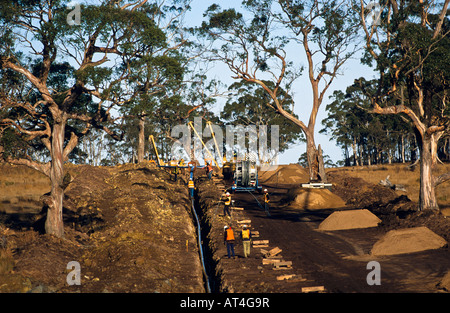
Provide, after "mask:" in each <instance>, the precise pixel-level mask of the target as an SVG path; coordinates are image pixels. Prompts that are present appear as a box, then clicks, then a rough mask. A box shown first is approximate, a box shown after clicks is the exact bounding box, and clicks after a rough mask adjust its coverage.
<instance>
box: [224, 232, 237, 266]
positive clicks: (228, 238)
mask: <svg viewBox="0 0 450 313" xmlns="http://www.w3.org/2000/svg"><path fill="white" fill-rule="evenodd" d="M234 240H235V239H234V231H233V229H232V228H231V226H225V227H224V235H223V242H224V244H226V246H227V254H228V258H230V257H231V254H232V255H233V259H234V258H235V255H234Z"/></svg>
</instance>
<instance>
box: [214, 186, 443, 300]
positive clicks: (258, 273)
mask: <svg viewBox="0 0 450 313" xmlns="http://www.w3.org/2000/svg"><path fill="white" fill-rule="evenodd" d="M269 192H270V193H271V194H272V199H273V201H272V208H271V210H270V217H268V216H267V215H266V214H265V212H264V210H262V209H261V208H260V207H259V206H258V205H257V202H256V201H255V198H254V197H253V196H252V195H250V194H248V193H239V194H235V195H234V197H233V198H234V199H235V201H236V203H235V205H236V206H239V207H244V208H245V210H244V211H243V212H234V214H235V215H234V217H232V220H235V221H236V220H238V219H250V220H251V226H252V229H253V230H257V231H259V233H260V239H265V240H269V242H270V244H269V246H270V247H269V249H271V248H273V247H279V248H281V249H282V250H283V251H282V253H281V254H282V257H283V259H284V260H289V261H292V269H286V270H281V271H275V270H273V269H272V268H271V266H269V265H262V258H263V257H262V255H261V254H260V253H259V250H260V249H253V254H252V257H251V258H250V259H244V258H243V257H242V251H241V250H242V248H241V246H240V245H239V243H238V244H237V247H236V250H237V254H238V255H239V257H238V259H237V260H228V259H227V258H226V256H225V254H226V252H225V250H224V249H225V248H224V247H220V248H219V251H218V253H219V254H221V255H222V259H221V261H220V262H219V267H220V269H221V270H222V271H223V273H224V274H223V277H225V281H226V284H228V285H229V286H232V287H231V291H235V292H301V291H302V288H303V287H311V286H324V287H325V291H326V292H335V293H336V292H344V293H352V292H358V293H380V292H382V293H396V292H439V291H440V290H439V289H438V287H437V285H438V283H439V281H440V280H441V279H442V277H443V276H444V275H445V273H446V271H447V270H448V269H449V268H450V253H449V250H448V247H446V248H442V249H438V250H428V251H424V252H418V253H410V254H403V255H396V256H382V257H375V256H372V255H370V254H369V252H370V249H371V248H372V246H373V244H374V243H375V242H376V241H377V240H378V239H379V238H380V237H381V236H382V235H383V234H385V233H386V229H384V228H382V227H375V228H365V229H356V230H340V231H332V232H322V231H317V230H316V229H317V227H318V225H319V224H320V222H321V221H323V220H324V219H325V218H326V217H327V216H328V215H329V214H330V213H331V212H332V211H331V210H314V211H298V210H292V209H291V210H289V209H286V208H284V209H281V208H280V207H279V206H280V205H281V204H282V200H283V197H284V193H285V190H283V189H279V190H277V189H273V188H272V189H269ZM256 197H257V198H258V197H259V198H261V196H258V195H256ZM260 201H261V200H260ZM223 219H224V222H225V221H226V219H225V218H223ZM370 261H377V262H378V264H379V266H380V270H381V271H380V283H381V284H380V285H369V284H368V282H367V277H368V276H370V274H371V272H372V270H373V269H374V268H373V267H369V269H368V268H367V265H368V263H369V262H370ZM283 274H295V276H294V277H295V278H294V279H292V280H284V281H277V280H276V277H277V276H280V275H283ZM370 277H372V276H370ZM370 277H369V278H370ZM229 291H230V290H229Z"/></svg>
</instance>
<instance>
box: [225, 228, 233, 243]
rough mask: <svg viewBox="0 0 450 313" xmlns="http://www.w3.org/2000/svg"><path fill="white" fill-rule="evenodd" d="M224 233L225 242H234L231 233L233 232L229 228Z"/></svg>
mask: <svg viewBox="0 0 450 313" xmlns="http://www.w3.org/2000/svg"><path fill="white" fill-rule="evenodd" d="M226 232H227V237H226V240H227V241H229V240H234V232H233V230H232V229H231V228H227V230H226Z"/></svg>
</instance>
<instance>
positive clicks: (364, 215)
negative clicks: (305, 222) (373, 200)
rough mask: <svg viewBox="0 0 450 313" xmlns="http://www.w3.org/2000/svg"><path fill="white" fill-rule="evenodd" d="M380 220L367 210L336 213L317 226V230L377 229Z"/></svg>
mask: <svg viewBox="0 0 450 313" xmlns="http://www.w3.org/2000/svg"><path fill="white" fill-rule="evenodd" d="M380 222H381V220H380V219H379V218H378V217H377V216H376V215H374V214H373V213H371V212H370V211H369V210H365V209H364V210H348V211H336V212H333V213H332V214H330V215H329V216H328V217H327V218H326V219H325V220H324V221H323V222H322V223H320V225H319V230H342V229H353V228H368V227H377V226H378V223H380Z"/></svg>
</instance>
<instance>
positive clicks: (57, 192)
mask: <svg viewBox="0 0 450 313" xmlns="http://www.w3.org/2000/svg"><path fill="white" fill-rule="evenodd" d="M64 132H65V121H62V122H55V124H54V126H53V131H52V151H51V158H52V161H51V168H50V181H51V192H50V199H49V201H47V205H48V211H47V219H46V221H45V232H46V233H47V234H51V235H54V236H56V237H59V238H61V237H63V236H64V224H63V216H62V213H63V198H64V189H63V187H62V186H63V179H64V155H63V151H64V150H63V147H64Z"/></svg>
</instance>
